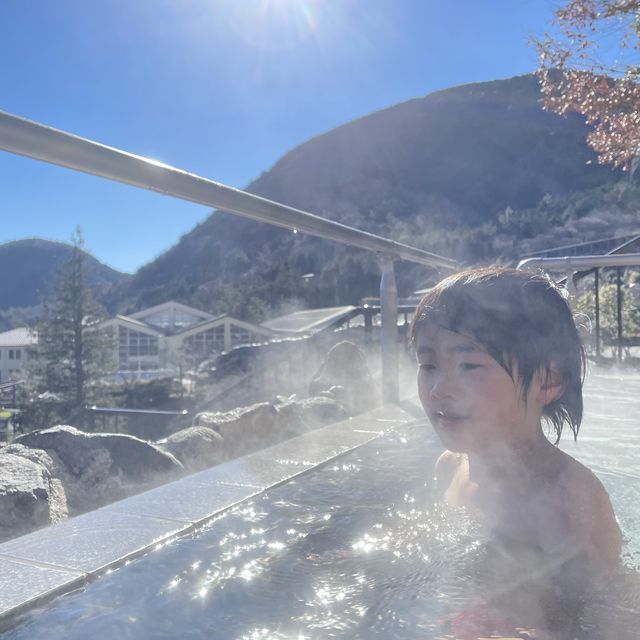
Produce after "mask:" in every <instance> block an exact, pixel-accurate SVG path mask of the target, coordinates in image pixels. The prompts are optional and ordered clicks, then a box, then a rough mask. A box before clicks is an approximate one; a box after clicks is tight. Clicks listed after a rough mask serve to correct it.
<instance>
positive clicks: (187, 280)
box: [113, 76, 640, 319]
mask: <svg viewBox="0 0 640 640" xmlns="http://www.w3.org/2000/svg"><path fill="white" fill-rule="evenodd" d="M538 100H539V90H538V83H537V80H536V79H535V78H534V77H533V76H522V77H516V78H512V79H509V80H499V81H494V82H485V83H479V84H471V85H466V86H462V87H455V88H452V89H448V90H445V91H440V92H437V93H433V94H430V95H427V96H426V97H423V98H417V99H414V100H410V101H408V102H405V103H403V104H399V105H396V106H394V107H391V108H389V109H385V110H383V111H379V112H376V113H373V114H371V115H368V116H365V117H363V118H360V119H358V120H355V121H353V122H350V123H348V124H345V125H343V126H341V127H338V128H337V129H334V130H332V131H329V132H328V133H326V134H324V135H321V136H319V137H317V138H313V139H311V140H309V141H307V142H305V143H304V144H302V145H300V146H299V147H297V148H295V149H293V150H292V151H291V152H289V153H288V154H286V155H285V156H284V157H283V158H282V159H281V160H280V161H278V162H277V163H276V165H275V166H274V167H273V168H272V169H270V170H269V171H267V172H265V173H264V174H262V175H261V176H260V177H259V178H258V179H257V180H255V181H254V182H252V183H251V184H250V185H249V186H248V188H247V189H248V191H250V192H252V193H255V194H258V195H261V196H263V197H266V198H270V199H272V200H277V201H280V202H283V203H285V204H289V205H292V206H294V207H298V208H301V209H304V210H307V211H310V212H312V213H316V214H319V215H322V216H326V217H328V218H331V219H333V220H338V221H340V222H343V223H345V224H348V225H352V226H355V227H358V228H361V229H365V230H367V231H371V232H374V233H378V234H381V235H384V236H387V237H391V238H394V239H396V240H399V241H402V242H406V243H408V244H412V245H414V246H418V247H420V248H423V249H426V250H429V251H434V252H437V253H440V254H443V255H446V256H450V257H454V258H456V259H458V260H460V261H461V262H463V263H465V264H472V263H476V262H487V261H493V260H498V259H500V260H503V261H508V260H512V259H515V258H517V257H518V255H519V254H521V253H523V252H525V251H527V250H535V249H537V248H541V247H544V246H553V245H556V246H557V245H559V244H566V243H567V242H572V241H580V240H582V239H584V238H589V237H591V236H593V235H594V234H595V235H596V236H597V235H601V234H604V235H608V234H613V233H616V232H618V231H626V230H627V228H628V227H629V226H631V227H635V224H636V220H637V217H636V213H635V212H636V209H637V206H639V205H640V190H638V189H637V188H636V186H635V184H634V182H633V180H632V179H630V178H629V176H627V175H626V174H622V173H620V172H618V171H614V170H612V169H610V168H608V167H603V166H599V165H597V164H596V162H595V157H594V154H593V153H592V152H591V151H590V149H589V148H588V147H587V145H586V143H585V133H586V128H585V125H584V124H583V123H582V122H581V121H580V119H578V118H577V117H569V118H561V117H558V116H556V115H553V114H550V113H547V112H544V111H543V110H542V109H541V108H540V106H539V103H538ZM623 201H624V202H623ZM612 205H615V207H616V208H617V209H616V216H615V225H611V224H610V220H609V219H608V218H607V216H609V217H611V211H612V208H611V207H612ZM625 216H626V217H625ZM614 226H615V227H616V228H614ZM398 271H399V280H400V292H401V294H402V293H407V292H408V291H410V290H412V289H414V288H417V287H419V286H423V285H424V282H425V280H426V279H428V278H429V277H430V275H431V274H429V272H428V270H425V269H423V268H419V267H412V266H408V265H400V266H399V269H398ZM308 273H314V274H315V277H313V278H305V279H302V278H301V277H300V276H301V275H303V274H308ZM378 283H379V270H378V267H377V265H376V259H375V257H374V256H372V255H370V254H367V253H365V252H362V251H356V250H353V249H350V248H345V247H340V246H337V245H335V244H333V243H330V242H328V241H322V240H317V239H314V238H305V237H302V236H301V235H300V234H298V235H294V234H293V233H291V232H288V231H284V230H281V229H277V228H275V227H269V226H267V225H264V224H260V223H256V222H252V221H248V220H244V219H241V218H238V217H234V216H231V215H228V214H224V213H219V212H218V213H214V214H213V215H211V216H210V217H209V218H208V219H207V220H206V221H205V222H203V223H202V224H200V225H199V226H198V227H196V228H195V229H194V230H193V231H192V232H190V233H188V234H186V235H185V236H184V237H183V238H181V239H180V241H179V242H178V243H177V244H176V245H175V246H174V247H172V248H171V249H170V250H169V251H167V252H166V253H165V254H163V255H161V256H160V257H159V258H158V259H156V260H155V261H154V262H152V263H150V264H148V265H146V266H145V267H143V268H142V269H140V271H138V272H137V273H136V274H135V276H134V277H133V278H132V279H131V280H130V281H129V282H128V283H126V284H125V285H124V286H123V287H119V288H118V289H117V290H116V293H117V295H116V296H115V297H114V298H113V302H114V303H115V304H120V305H121V308H123V309H127V308H137V307H140V306H142V305H147V304H154V303H158V302H160V301H161V300H165V299H167V298H177V299H180V300H183V301H185V302H190V303H192V304H196V305H198V306H201V307H203V308H208V309H211V310H212V311H214V312H224V311H228V312H230V313H233V314H235V315H239V316H241V317H247V318H252V319H260V318H261V317H262V316H264V315H265V314H272V313H275V312H278V311H279V310H282V305H284V307H285V308H286V306H287V305H288V304H289V303H291V304H296V303H297V302H298V301H300V302H301V304H308V305H311V306H323V305H332V304H340V303H355V302H357V301H358V299H359V298H360V297H362V296H365V295H375V293H376V290H377V287H378Z"/></svg>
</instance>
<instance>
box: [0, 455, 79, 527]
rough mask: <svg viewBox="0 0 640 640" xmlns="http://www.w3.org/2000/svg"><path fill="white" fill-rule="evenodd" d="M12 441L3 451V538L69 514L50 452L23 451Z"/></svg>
mask: <svg viewBox="0 0 640 640" xmlns="http://www.w3.org/2000/svg"><path fill="white" fill-rule="evenodd" d="M22 449H25V448H24V447H18V446H15V445H12V446H11V447H5V448H3V449H2V451H1V452H0V540H6V539H8V538H12V537H14V536H17V535H22V534H24V533H27V532H29V531H32V530H33V529H37V528H38V527H43V526H45V525H48V524H52V523H54V522H59V521H60V520H62V519H64V518H65V517H66V516H67V503H66V496H65V492H64V489H63V487H62V484H61V483H60V481H59V480H57V479H56V478H53V477H52V475H51V471H50V468H51V467H53V462H52V461H51V459H50V458H49V459H48V460H47V458H48V456H47V454H46V452H44V451H39V452H37V453H35V452H29V451H28V450H27V456H22V455H19V453H21V450H22Z"/></svg>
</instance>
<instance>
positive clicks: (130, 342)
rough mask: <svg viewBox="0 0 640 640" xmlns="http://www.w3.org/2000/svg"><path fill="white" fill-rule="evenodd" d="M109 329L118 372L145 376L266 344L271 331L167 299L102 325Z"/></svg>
mask: <svg viewBox="0 0 640 640" xmlns="http://www.w3.org/2000/svg"><path fill="white" fill-rule="evenodd" d="M101 328H102V329H105V330H111V331H112V333H113V336H114V339H115V340H114V342H115V354H114V355H115V362H116V363H117V368H118V371H119V372H121V373H124V372H132V373H133V372H139V373H140V374H142V373H143V372H146V374H147V375H146V376H144V377H153V375H154V373H160V372H161V371H162V370H166V369H176V368H177V367H178V366H185V367H192V366H195V365H196V364H197V363H199V362H202V361H203V360H205V359H207V358H209V357H212V356H214V355H217V354H219V353H221V352H222V351H228V350H229V349H231V348H232V347H235V346H237V345H239V344H247V343H252V342H265V341H268V340H269V339H271V338H272V337H273V335H274V332H273V331H271V330H270V329H268V328H266V327H263V326H260V325H255V324H251V323H250V322H245V321H244V320H238V319H237V318H232V317H231V316H228V315H226V314H225V315H220V316H213V315H211V314H210V313H207V312H206V311H200V310H199V309H194V308H193V307H189V306H187V305H184V304H181V303H180V302H175V301H173V300H170V301H168V302H164V303H162V304H159V305H156V306H154V307H150V308H148V309H143V310H142V311H138V312H136V313H132V314H131V315H129V316H123V315H118V316H116V317H115V318H111V319H110V320H106V321H105V322H103V323H102V324H101Z"/></svg>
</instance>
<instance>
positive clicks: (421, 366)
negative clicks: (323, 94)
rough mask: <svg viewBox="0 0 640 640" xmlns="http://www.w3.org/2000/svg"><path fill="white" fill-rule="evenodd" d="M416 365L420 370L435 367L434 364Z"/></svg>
mask: <svg viewBox="0 0 640 640" xmlns="http://www.w3.org/2000/svg"><path fill="white" fill-rule="evenodd" d="M418 366H419V368H420V371H433V370H434V369H435V368H436V365H435V364H421V365H418Z"/></svg>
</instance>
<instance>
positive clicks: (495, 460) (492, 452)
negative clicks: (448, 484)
mask: <svg viewBox="0 0 640 640" xmlns="http://www.w3.org/2000/svg"><path fill="white" fill-rule="evenodd" d="M549 448H553V445H552V444H551V443H550V442H549V440H548V439H547V437H546V436H545V435H544V433H543V431H542V427H541V426H539V428H538V429H536V430H535V431H534V432H533V434H532V435H531V436H530V437H528V438H524V439H520V440H516V441H514V442H509V443H506V442H498V443H495V444H493V445H491V446H490V447H487V448H485V449H482V450H480V451H473V452H470V453H468V454H467V459H468V464H469V480H471V481H472V482H479V483H482V482H484V481H486V480H491V481H493V482H495V481H498V482H516V483H517V484H520V483H521V482H522V481H526V480H528V479H529V478H530V476H531V475H532V474H533V475H538V470H539V468H540V466H541V464H540V463H541V461H542V460H544V458H546V457H547V455H548V451H549ZM542 466H543V465H542Z"/></svg>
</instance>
